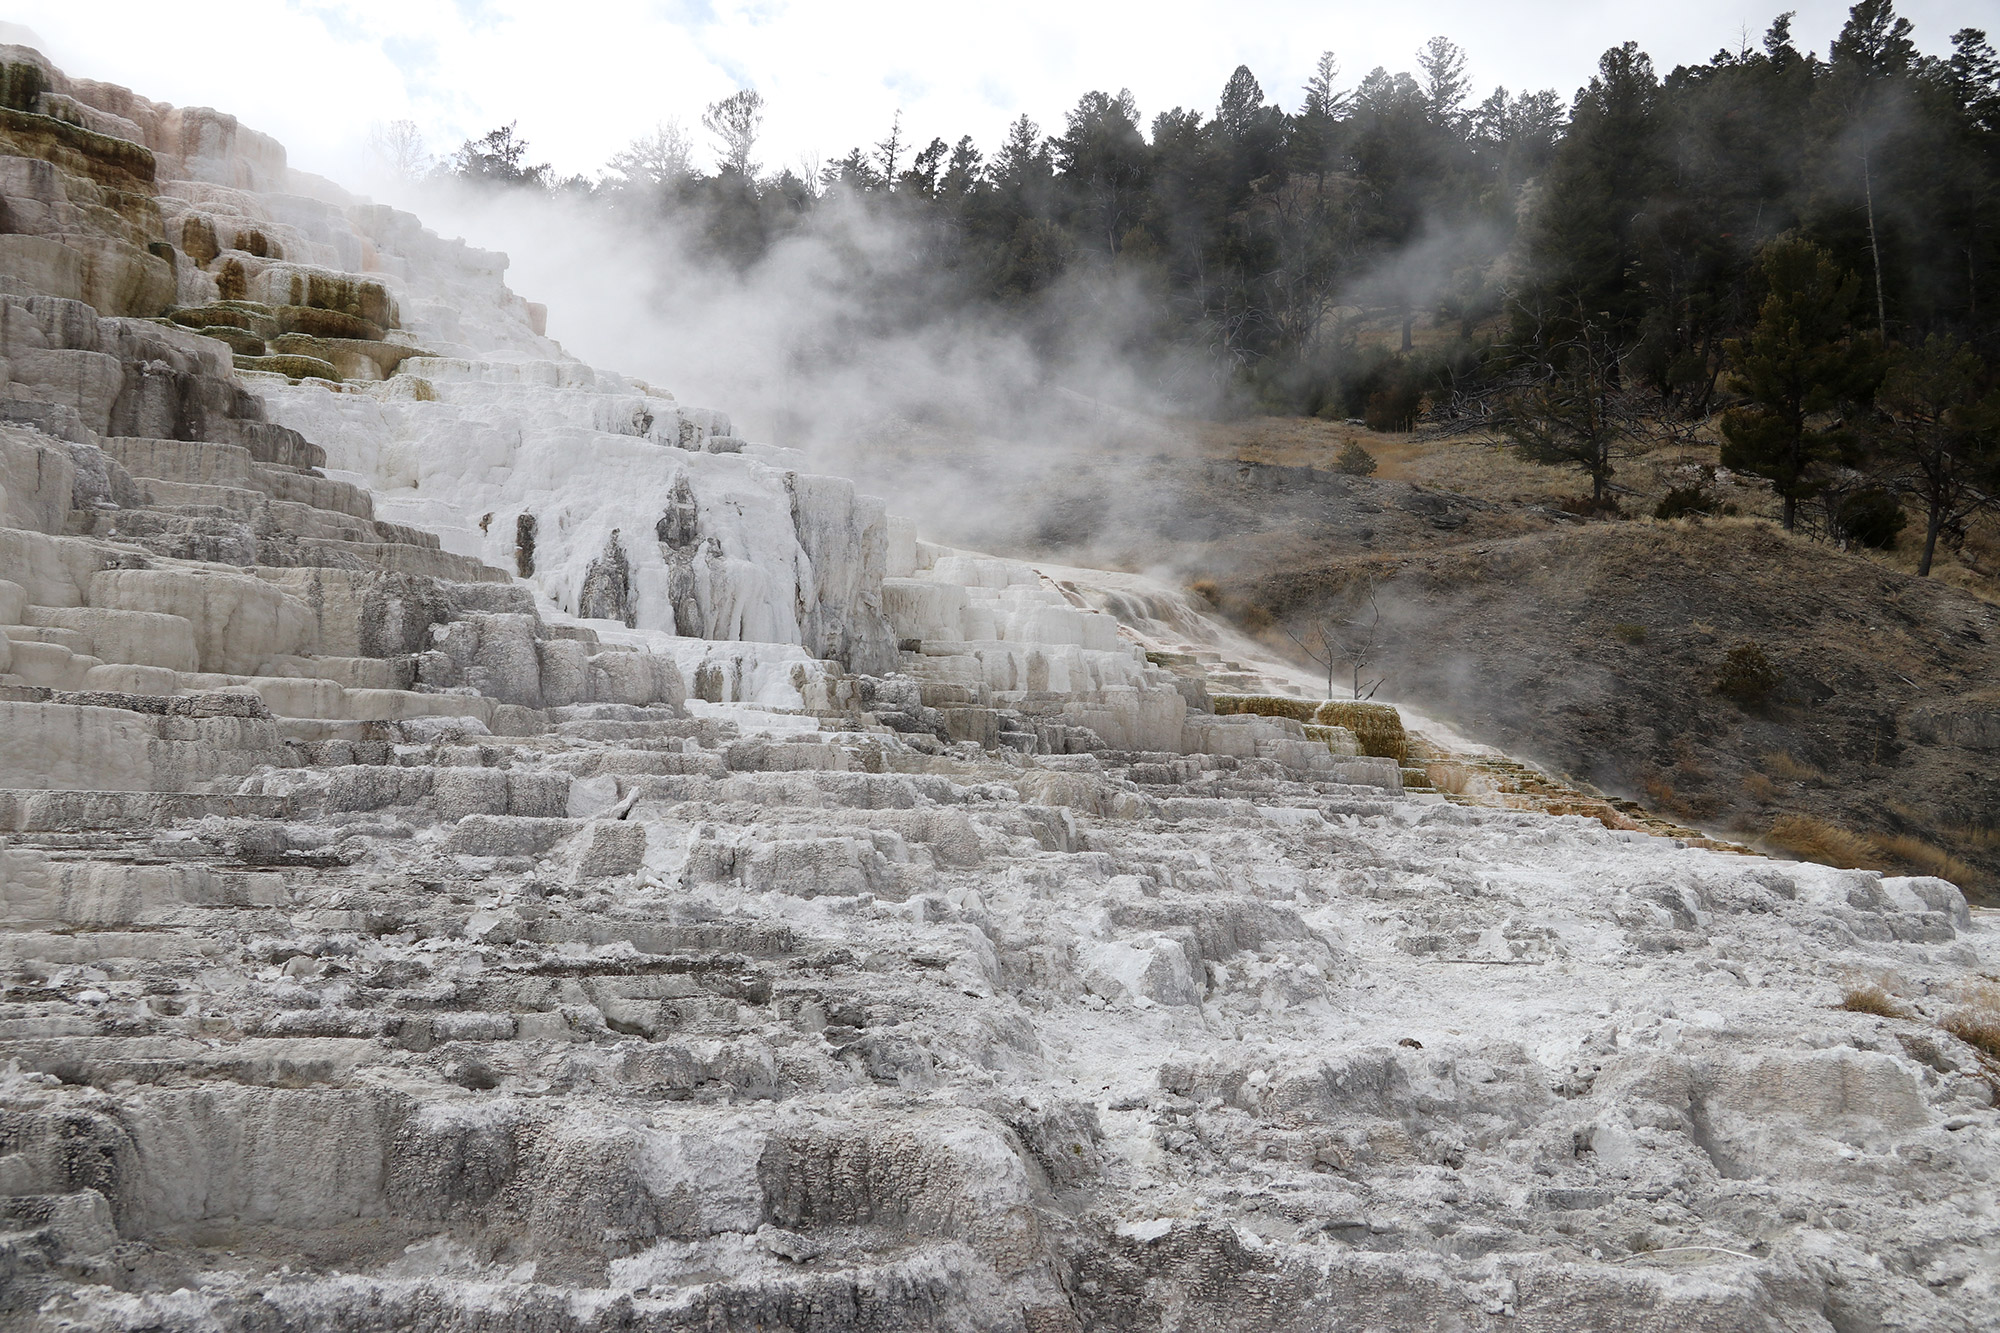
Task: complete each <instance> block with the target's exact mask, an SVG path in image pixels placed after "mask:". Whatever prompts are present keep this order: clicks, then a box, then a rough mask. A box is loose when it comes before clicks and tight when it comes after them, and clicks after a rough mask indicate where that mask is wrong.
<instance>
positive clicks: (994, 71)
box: [0, 0, 1965, 179]
mask: <svg viewBox="0 0 2000 1333" xmlns="http://www.w3.org/2000/svg"><path fill="white" fill-rule="evenodd" d="M1781 4H1783V5H1791V6H1793V7H1796V8H1797V9H1798V10H1799V11H1800V14H1799V18H1798V20H1797V21H1796V25H1795V31H1796V33H1797V36H1798V40H1799V41H1801V42H1802V43H1808V44H1810V45H1812V46H1814V47H1817V48H1819V49H1821V50H1824V49H1825V46H1826V43H1827V42H1828V41H1829V40H1830V39H1831V38H1832V36H1833V34H1834V32H1836V31H1837V30H1838V28H1839V25H1840V22H1841V20H1842V18H1843V16H1844V14H1845V12H1846V5H1844V4H1841V3H1837V2H1828V0H1762V2H1761V3H1749V2H1748V0H1683V3H1681V4H1678V5H1674V6H1637V5H1631V4H1607V3H1580V2H1577V0H1514V2H1513V3H1508V2H1506V0H1476V2H1475V0H1432V2H1431V3H1429V4H1425V5H1421V6H1400V7H1388V6H1382V5H1380V4H1363V3H1350V2H1347V0H1340V2H1335V3H1329V2H1326V0H1322V2H1320V3H1311V2H1310V0H1238V2H1237V3H1233V4H1220V3H1194V2H1193V0H1153V2H1152V3H1146V4H1139V3H1119V4H1108V3H1090V0H1066V2H1063V3H1057V2H1055V0H1016V3H1013V4H1009V5H1004V6H1003V5H992V4H977V5H974V4H944V3H936V2H935V0H933V2H932V3H920V2H919V0H843V2H842V3H831V2H830V0H712V3H702V2H701V0H682V2H681V3H647V2H646V0H572V2H571V3H567V4H561V5H557V4H551V3H547V2H546V0H396V3H393V4H389V5H382V4H368V5H362V4H351V3H336V2H335V0H259V3H258V4H256V5H254V6H249V7H242V6H239V7H238V8H236V9H235V10H232V11H231V12H230V15H229V17H227V18H226V19H217V20H215V21H199V22H196V21H184V22H183V21H175V19H174V17H173V14H172V13H171V12H170V11H164V10H162V9H161V8H160V7H159V5H158V4H156V3H152V2H151V0H146V2H145V3H140V2H139V0H70V3H67V4H64V5H61V6H57V7H51V6H49V5H47V4H46V3H42V0H36V2H35V3H31V4H22V3H18V2H16V0H0V19H5V20H11V21H13V22H18V23H23V24H26V25H28V26H30V27H33V28H34V29H35V30H36V31H38V32H39V33H40V34H41V35H42V36H43V37H44V38H46V39H47V40H48V42H49V45H50V46H51V48H52V50H51V51H50V55H51V56H52V57H53V58H54V59H55V60H56V61H57V63H59V64H60V65H62V66H63V67H64V68H65V69H66V70H67V71H68V72H69V73H71V74H73V75H78V76H82V77H87V78H98V79H104V80H108V81H111V82H116V83H123V84H126V85H128V86H130V87H132V88H134V89H136V90H137V91H138V92H140V93H142V94H144V95H146V96H148V97H153V98H157V99H160V100H163V101H169V102H175V103H181V104H205V105H210V106H216V107H219V108H221V109H223V110H225V111H230V112H232V113H234V114H236V115H237V116H239V117H241V118H242V119H243V120H244V121H245V122H246V123H248V124H250V125H253V126H255V127H256V128H258V129H262V130H264V131H266V132H268V133H271V134H274V135H276V136H277V137H278V138H279V139H281V140H283V141H284V142H285V144H286V145H287V146H288V147H289V148H290V149H291V152H292V158H293V161H294V162H295V164H297V165H299V166H302V167H305V168H307V169H310V170H315V171H320V172H323V173H325V174H327V175H331V176H334V177H336V178H340V177H346V178H350V179H351V178H354V177H355V176H357V175H358V174H359V168H360V162H361V156H362V144H363V143H364V141H365V139H366V136H367V132H368V128H369V126H370V125H371V124H372V123H375V122H380V121H388V120H394V119H399V118H408V119H411V120H414V121H416V122H417V123H418V124H419V125H420V126H421V127H422V128H423V129H424V131H425V134H426V136H427V138H428V139H429V140H430V142H431V144H432V146H433V147H434V148H436V149H439V150H442V149H444V148H448V147H450V146H451V145H453V144H456V143H457V142H458V141H459V140H460V139H463V138H465V137H467V136H468V135H474V134H478V133H480V132H483V131H484V130H486V129H489V128H491V127H492V126H494V125H498V124H502V123H505V122H507V121H518V122H519V126H520V133H521V134H522V135H523V136H524V137H525V138H526V139H527V140H528V141H529V142H530V144H531V146H532V150H533V152H534V154H535V156H536V157H537V159H538V160H541V159H545V160H548V161H551V162H553V163H554V165H555V166H556V167H557V169H558V170H559V171H561V172H564V173H569V172H582V173H584V174H587V175H588V174H594V173H595V172H596V171H597V170H598V169H599V167H600V166H601V165H602V163H603V162H604V161H605V160H606V159H607V158H608V157H609V156H610V155H611V154H612V153H613V152H615V151H616V150H617V149H618V148H619V147H621V146H622V145H623V144H625V143H626V142H627V141H629V140H630V139H631V138H633V137H634V136H635V135H637V134H639V133H641V132H643V131H644V130H646V129H647V128H649V127H650V126H651V125H652V124H653V123H654V122H655V121H658V120H661V119H665V118H669V117H674V118H678V119H679V120H680V121H681V122H682V123H683V124H684V125H687V126H689V127H690V128H695V127H697V126H698V123H699V119H700V115H701V109H702V107H703V106H704V105H705V104H707V103H708V102H710V101H713V100H714V99H716V98H718V97H722V96H725V95H726V94H728V93H729V92H730V91H732V90H733V89H734V88H735V87H737V86H738V84H739V82H749V83H751V84H754V85H755V86H756V87H757V88H758V89H759V90H760V91H762V92H763V93H764V95H765V97H766V99H767V103H768V108H769V113H768V118H767V123H766V127H765V142H764V143H763V144H762V145H761V147H760V152H759V156H760V157H761V158H762V159H763V160H764V161H765V162H766V163H767V164H768V165H770V166H773V167H775V166H779V165H787V164H795V163H797V161H798V160H799V159H800V158H801V156H803V155H806V154H809V153H812V154H819V155H822V156H824V157H828V158H831V157H835V156H838V155H840V154H841V153H843V152H845V151H846V150H847V149H848V148H849V147H852V146H854V145H856V144H863V145H871V144H873V143H874V142H875V141H876V140H877V139H880V138H881V137H883V135H884V133H885V132H886V131H887V129H888V126H889V121H890V118H891V116H892V115H894V114H895V112H896V111H897V110H898V109H899V108H900V109H901V110H902V112H903V124H904V129H905V134H906V137H908V138H911V139H914V140H916V141H917V142H918V143H922V142H924V141H926V140H928V139H929V138H930V137H931V136H932V135H942V136H944V137H945V138H947V139H955V138H956V137H957V136H958V135H960V134H968V133H969V134H971V135H972V136H973V137H974V138H975V139H976V140H977V141H978V142H979V144H980V145H981V147H982V148H985V149H989V150H990V149H991V148H992V147H993V146H994V145H995V144H996V143H997V142H998V141H999V139H1000V136H1001V134H1002V133H1003V132H1004V130H1005V128H1006V125H1007V123H1008V122H1009V121H1011V120H1012V119H1013V118H1014V117H1015V116H1016V115H1019V114H1021V113H1022V112H1026V113H1027V114H1028V115H1030V116H1031V117H1033V118H1034V119H1035V120H1037V121H1038V122H1040V123H1041V124H1042V126H1043V127H1044V129H1045V130H1046V129H1054V128H1059V127H1060V125H1061V123H1062V117H1063V112H1064V111H1065V110H1066V109H1067V108H1068V107H1070V106H1071V105H1073V104H1074V103H1075V101H1076V98H1077V97H1078V96H1079V95H1080V94H1082V93H1083V92H1085V91H1087V90H1089V89H1092V88H1105V89H1112V90H1115V89H1117V88H1120V87H1129V88H1131V89H1132V91H1133V93H1134V95H1135V96H1136V97H1137V98H1138V101H1139V105H1140V108H1141V110H1142V111H1143V112H1144V113H1145V114H1146V116H1147V117H1148V118H1150V117H1151V116H1152V115H1153V114H1154V113H1155V112H1158V111H1161V110H1164V109H1166V108H1168V107H1171V106H1175V105H1186V106H1197V107H1202V108H1211V107H1212V106H1213V105H1214V102H1215V97H1216V94H1217V92H1218V90H1219V89H1220V88H1221V86H1222V83H1223V81H1224V80H1225V79H1226V78H1227V77H1228V75H1229V73H1230V71H1231V70H1232V69H1233V68H1234V67H1235V66H1236V65H1237V64H1238V63H1243V64H1247V65H1249V66H1250V68H1251V70H1252V71H1253V72H1254V73H1255V74H1256V75H1257V76H1258V78H1259V79H1260V80H1261V81H1262V83H1263V85H1264V88H1265V91H1266V94H1267V96H1270V97H1272V98H1274V99H1276V100H1279V101H1282V102H1283V103H1285V104H1286V105H1287V106H1291V105H1295V104H1296V102H1297V100H1298V88H1299V86H1300V85H1301V84H1302V83H1303V82H1304V80H1305V77H1306V75H1307V73H1308V72H1309V70H1310V69H1311V67H1312V64H1313V62H1314V60H1315V59H1316V58H1317V57H1318V54H1319V52H1320V51H1322V50H1328V49H1330V50H1333V51H1335V52H1337V53H1338V54H1339V56H1340V59H1341V64H1342V66H1343V69H1344V72H1345V74H1346V76H1347V77H1348V78H1349V79H1350V80H1353V79H1358V78H1359V77H1360V76H1361V75H1363V74H1365V73H1366V72H1367V71H1368V70H1369V69H1370V68H1372V67H1373V66H1375V65H1378V64H1379V65H1385V66H1387V67H1388V68H1390V69H1392V70H1397V69H1409V68H1412V67H1413V65H1414V60H1413V54H1414V52H1415V50H1416V48H1417V46H1418V45H1419V44H1420V43H1422V42H1423V41H1424V40H1425V39H1427V38H1429V37H1430V36H1432V35H1434V34H1436V33H1444V34H1446V35H1448V36H1450V37H1451V38H1452V39H1453V40H1455V41H1457V42H1458V43H1459V45H1461V46H1462V47H1464V48H1465V49H1466V51H1467V53H1468V55H1469V56H1470V58H1471V71H1472V74H1473V77H1474V82H1475V86H1476V87H1478V88H1479V89H1480V91H1481V93H1482V95H1483V93H1484V92H1485V91H1486V90H1488V89H1490V88H1491V87H1492V86H1493V85H1494V84H1502V83H1504V84H1506V85H1508V86H1509V87H1512V88H1516V89H1519V88H1540V87H1554V88H1556V89H1558V90H1559V91H1560V92H1561V93H1562V94H1563V95H1564V96H1565V97H1567V96H1568V95H1569V94H1570V93H1572V92H1573V91H1574V90H1575V89H1576V87H1577V86H1578V85H1579V84H1581V83H1582V82H1583V81H1584V80H1585V79H1586V78H1588V76H1589V74H1590V71H1591V69H1592V67H1593V65H1594V63H1595V61H1596V58H1597V56H1598V55H1599V53H1601V52H1602V51H1603V50H1604V49H1605V48H1606V47H1608V46H1611V45H1615V44H1616V43H1618V42H1620V41H1624V40H1627V39H1631V40H1636V41H1638V42H1639V43H1640V44H1641V46H1643V47H1644V48H1645V49H1647V50H1648V51H1650V52H1651V53H1652V55H1653V57H1654V60H1655V62H1656V63H1657V64H1658V65H1659V66H1660V67H1661V69H1662V70H1663V71H1664V70H1666V69H1670V68H1672V66H1674V65H1675V64H1678V63H1683V62H1691V61H1699V60H1703V59H1706V58H1707V57H1708V56H1709V55H1711V54H1712V53H1713V52H1714V51H1715V50H1717V49H1718V48H1720V47H1724V46H1734V45H1736V44H1737V43H1739V42H1741V41H1743V40H1745V39H1746V38H1747V40H1748V41H1750V42H1751V43H1753V44H1754V43H1755V42H1756V40H1757V39H1758V37H1759V36H1760V34H1761V33H1762V32H1763V30H1764V29H1765V27H1766V26H1768V24H1769V22H1770V19H1771V16H1772V14H1773V13H1775V12H1777V10H1778V9H1779V8H1780V6H1781ZM1901 9H1902V11H1903V12H1904V13H1905V14H1907V15H1908V16H1909V17H1911V18H1912V19H1913V20H1914V21H1915V22H1916V23H1917V25H1918V34H1917V35H1918V39H1919V41H1920V43H1921V44H1922V45H1923V46H1924V47H1925V48H1926V49H1928V50H1933V51H1940V50H1943V49H1944V48H1945V45H1946V42H1947V39H1948V37H1949V34H1950V33H1951V32H1952V31H1953V30H1954V29H1956V28H1957V27H1959V26H1961V25H1962V24H1963V22H1964V21H1965V15H1964V12H1963V10H1964V6H1963V5H1962V3H1959V2H1958V0H1905V3H1904V4H1903V5H1902V6H1901ZM252 15H254V17H252ZM697 132H698V131H697ZM704 146H706V145H704Z"/></svg>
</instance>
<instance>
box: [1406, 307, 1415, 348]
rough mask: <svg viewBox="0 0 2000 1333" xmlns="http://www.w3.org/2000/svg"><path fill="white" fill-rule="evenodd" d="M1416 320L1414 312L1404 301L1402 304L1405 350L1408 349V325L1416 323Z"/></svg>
mask: <svg viewBox="0 0 2000 1333" xmlns="http://www.w3.org/2000/svg"><path fill="white" fill-rule="evenodd" d="M1416 320H1417V316H1416V312H1415V311H1413V310H1411V309H1410V307H1409V305H1408V304H1407V303H1406V304H1405V305H1404V306H1403V350H1404V351H1406V352H1407V351H1409V350H1410V326H1411V325H1412V324H1414V323H1416Z"/></svg>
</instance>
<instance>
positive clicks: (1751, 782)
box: [1743, 773, 1778, 801]
mask: <svg viewBox="0 0 2000 1333" xmlns="http://www.w3.org/2000/svg"><path fill="white" fill-rule="evenodd" d="M1743 790H1744V791H1747V792H1749V793H1750V795H1751V796H1752V797H1753V798H1755V799H1756V800H1759V801H1770V800H1775V799H1777V795H1778V784H1777V783H1775V782H1773V781H1771V779H1769V778H1767V777H1765V776H1764V775H1763V774H1762V773H1745V774H1744V775H1743Z"/></svg>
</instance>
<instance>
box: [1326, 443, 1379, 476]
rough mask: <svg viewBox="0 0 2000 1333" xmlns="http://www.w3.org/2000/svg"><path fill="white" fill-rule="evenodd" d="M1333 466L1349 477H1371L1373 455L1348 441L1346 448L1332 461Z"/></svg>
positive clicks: (1372, 473)
mask: <svg viewBox="0 0 2000 1333" xmlns="http://www.w3.org/2000/svg"><path fill="white" fill-rule="evenodd" d="M1333 465H1334V466H1335V467H1336V468H1339V469H1340V470H1341V471H1342V472H1345V473H1346V474H1347V475H1348V476H1350V477H1367V476H1372V475H1374V472H1375V466H1376V464H1375V455H1373V454H1371V453H1369V452H1368V451H1367V450H1366V449H1363V448H1362V447H1361V446H1360V445H1359V444H1358V443H1356V442H1355V441H1353V440H1349V441H1348V442H1347V447H1346V448H1345V449H1342V450H1341V451H1340V454H1339V456H1338V457H1337V458H1335V459H1334V460H1333Z"/></svg>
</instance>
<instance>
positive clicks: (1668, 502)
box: [1653, 486, 1715, 519]
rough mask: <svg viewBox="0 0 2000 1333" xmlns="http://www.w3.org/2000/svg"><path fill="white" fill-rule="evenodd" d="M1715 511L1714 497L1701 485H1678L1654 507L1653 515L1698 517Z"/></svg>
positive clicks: (1666, 517)
mask: <svg viewBox="0 0 2000 1333" xmlns="http://www.w3.org/2000/svg"><path fill="white" fill-rule="evenodd" d="M1714 512H1715V500H1714V498H1713V497H1712V496H1710V495H1709V493H1708V492H1707V491H1705V490H1703V489H1702V488H1701V487H1699V486H1676V487H1674V488H1673V489H1672V490H1670V491H1668V492H1667V494H1666V498H1665V499H1663V500H1661V501H1660V503H1659V504H1657V505H1655V506H1654V507H1653V517H1654V518H1659V519H1675V518H1688V517H1698V516H1701V515H1704V514H1713V513H1714Z"/></svg>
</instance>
